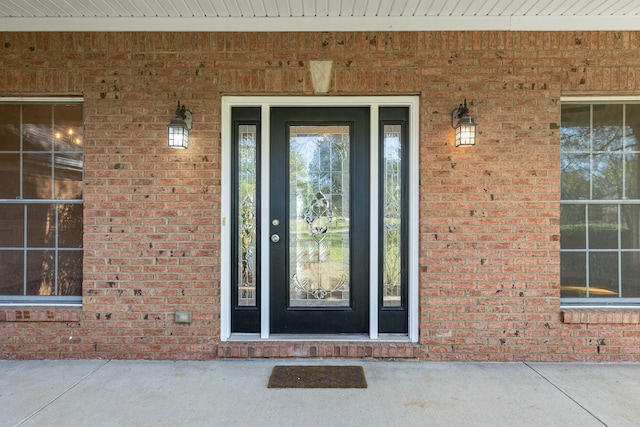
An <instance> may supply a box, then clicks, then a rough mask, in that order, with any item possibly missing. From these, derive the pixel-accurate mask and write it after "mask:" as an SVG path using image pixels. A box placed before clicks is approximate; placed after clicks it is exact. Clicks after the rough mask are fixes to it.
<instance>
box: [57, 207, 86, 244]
mask: <svg viewBox="0 0 640 427" xmlns="http://www.w3.org/2000/svg"><path fill="white" fill-rule="evenodd" d="M58 247H60V248H81V247H82V205H79V204H68V205H58Z"/></svg>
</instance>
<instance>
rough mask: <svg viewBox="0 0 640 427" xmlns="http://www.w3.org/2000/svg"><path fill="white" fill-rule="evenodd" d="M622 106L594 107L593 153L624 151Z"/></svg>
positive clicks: (606, 105)
mask: <svg viewBox="0 0 640 427" xmlns="http://www.w3.org/2000/svg"><path fill="white" fill-rule="evenodd" d="M622 108H623V105H622V104H599V105H594V106H593V151H618V150H621V149H622V143H623V141H624V139H623V132H622V129H623V127H622V117H623V116H622Z"/></svg>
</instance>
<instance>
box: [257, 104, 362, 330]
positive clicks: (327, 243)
mask: <svg viewBox="0 0 640 427" xmlns="http://www.w3.org/2000/svg"><path fill="white" fill-rule="evenodd" d="M369 115H370V113H369V108H368V107H367V108H362V107H343V108H325V107H313V108H311V107H296V108H289V107H277V108H271V123H270V129H271V130H270V140H271V142H270V176H271V180H270V183H269V192H270V212H269V224H270V225H269V227H270V230H269V234H270V240H271V241H270V243H269V245H270V251H269V267H270V277H269V282H270V322H271V324H270V330H271V333H300V334H339V333H366V332H368V330H369V324H368V322H369V258H370V256H369V255H370V247H369V228H370V227H369V225H370V222H369V217H370V205H369V193H370V178H369V173H370V168H369V164H370V148H369V147H370V141H369V137H370V135H369V133H370V130H369V129H370V127H369Z"/></svg>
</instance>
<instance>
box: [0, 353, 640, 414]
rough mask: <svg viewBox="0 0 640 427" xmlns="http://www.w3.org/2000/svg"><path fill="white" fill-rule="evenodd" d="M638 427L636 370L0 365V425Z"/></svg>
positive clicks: (451, 365) (367, 364)
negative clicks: (340, 382) (334, 378)
mask: <svg viewBox="0 0 640 427" xmlns="http://www.w3.org/2000/svg"><path fill="white" fill-rule="evenodd" d="M283 364H334V365H335V364H348V365H361V366H363V367H364V371H365V375H366V378H367V383H368V388H366V389H269V388H267V382H268V380H269V375H270V374H271V370H272V368H273V366H275V365H283ZM603 425H606V426H638V425H640V365H639V364H585V363H530V362H527V363H467V362H414V361H401V362H390V361H369V360H366V361H363V360H328V359H324V360H234V361H228V360H221V361H203V362H197V361H123V360H55V361H54V360H0V426H65V427H67V426H68V427H71V426H101V427H105V426H119V427H122V426H136V427H141V426H154V427H158V426H172V427H175V426H260V427H268V426H405V427H406V426H581V427H589V426H603Z"/></svg>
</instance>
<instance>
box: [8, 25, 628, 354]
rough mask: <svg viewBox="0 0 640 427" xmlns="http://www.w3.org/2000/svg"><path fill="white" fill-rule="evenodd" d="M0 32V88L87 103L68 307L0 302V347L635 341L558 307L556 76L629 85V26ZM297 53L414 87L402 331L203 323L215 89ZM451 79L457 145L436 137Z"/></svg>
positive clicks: (211, 244)
mask: <svg viewBox="0 0 640 427" xmlns="http://www.w3.org/2000/svg"><path fill="white" fill-rule="evenodd" d="M0 39H1V43H2V44H1V45H0V96H32V95H33V96H35V95H48V96H51V95H83V96H84V99H85V122H86V127H85V147H86V166H85V167H86V196H85V215H84V218H85V240H84V245H85V258H84V294H83V307H82V309H76V308H73V309H51V310H50V311H47V310H43V309H41V308H33V309H30V308H16V307H4V308H1V309H0V328H1V329H2V333H1V334H0V357H3V358H33V357H36V358H45V357H51V358H58V357H89V358H91V357H107V358H145V359H164V358H168V359H208V358H218V357H274V356H275V357H307V356H309V357H335V356H339V357H383V358H387V357H410V358H421V359H428V360H590V361H617V360H640V354H639V353H640V351H639V350H638V348H640V345H639V344H640V329H639V328H638V322H625V323H593V322H590V323H563V322H562V319H561V310H560V300H559V194H560V191H559V190H560V183H559V130H558V129H559V120H560V96H561V95H612V96H615V95H638V96H640V56H639V55H638V51H639V48H640V33H637V32H554V33H543V32H539V33H538V32H400V33H385V32H372V33H349V32H345V33H268V34H261V33H243V34H233V33H0ZM312 59H328V60H333V61H334V69H333V78H332V82H331V89H330V93H331V94H334V95H360V94H362V95H385V94H419V95H420V97H421V114H420V261H419V265H420V343H419V344H418V345H406V344H385V343H373V344H370V343H302V344H300V343H297V344H296V343H290V344H289V343H220V341H219V335H220V330H219V329H220V303H219V293H220V292H219V290H220V273H219V272H220V262H219V259H220V253H219V251H220V226H219V222H220V193H221V188H220V163H221V157H220V120H221V118H220V115H221V112H220V99H221V95H223V94H228V95H241V94H260V95H267V94H268V95H302V94H305V95H310V94H311V93H312V89H311V83H310V76H309V72H308V61H309V60H312ZM464 98H467V99H468V102H469V107H470V110H471V114H472V116H473V117H474V118H475V119H476V121H477V122H478V123H479V126H478V144H477V146H476V147H474V148H473V149H456V148H455V147H453V144H452V142H453V141H452V139H453V132H452V130H451V127H450V112H451V110H452V109H453V108H454V107H455V106H456V105H458V104H459V103H461V102H462V101H463V99H464ZM178 99H179V100H180V101H181V102H182V103H183V104H185V105H187V107H188V108H189V109H191V110H192V111H193V114H194V127H193V130H192V132H191V141H190V146H189V150H187V151H179V152H177V151H173V150H171V149H169V148H167V147H166V124H167V123H168V121H169V119H170V118H171V117H172V116H173V112H174V108H175V103H176V100H178ZM176 310H189V311H192V312H193V316H194V319H193V322H192V323H191V324H190V325H180V324H175V323H174V322H173V313H174V312H175V311H176ZM17 313H22V315H21V316H22V319H19V318H18V315H17ZM24 313H29V316H30V317H31V319H30V321H25V320H27V319H26V318H25V317H24V316H25V314H24ZM49 313H52V314H49ZM51 316H53V317H51ZM566 319H567V317H566V315H565V320H566ZM34 320H35V321H34ZM51 320H56V321H51Z"/></svg>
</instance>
